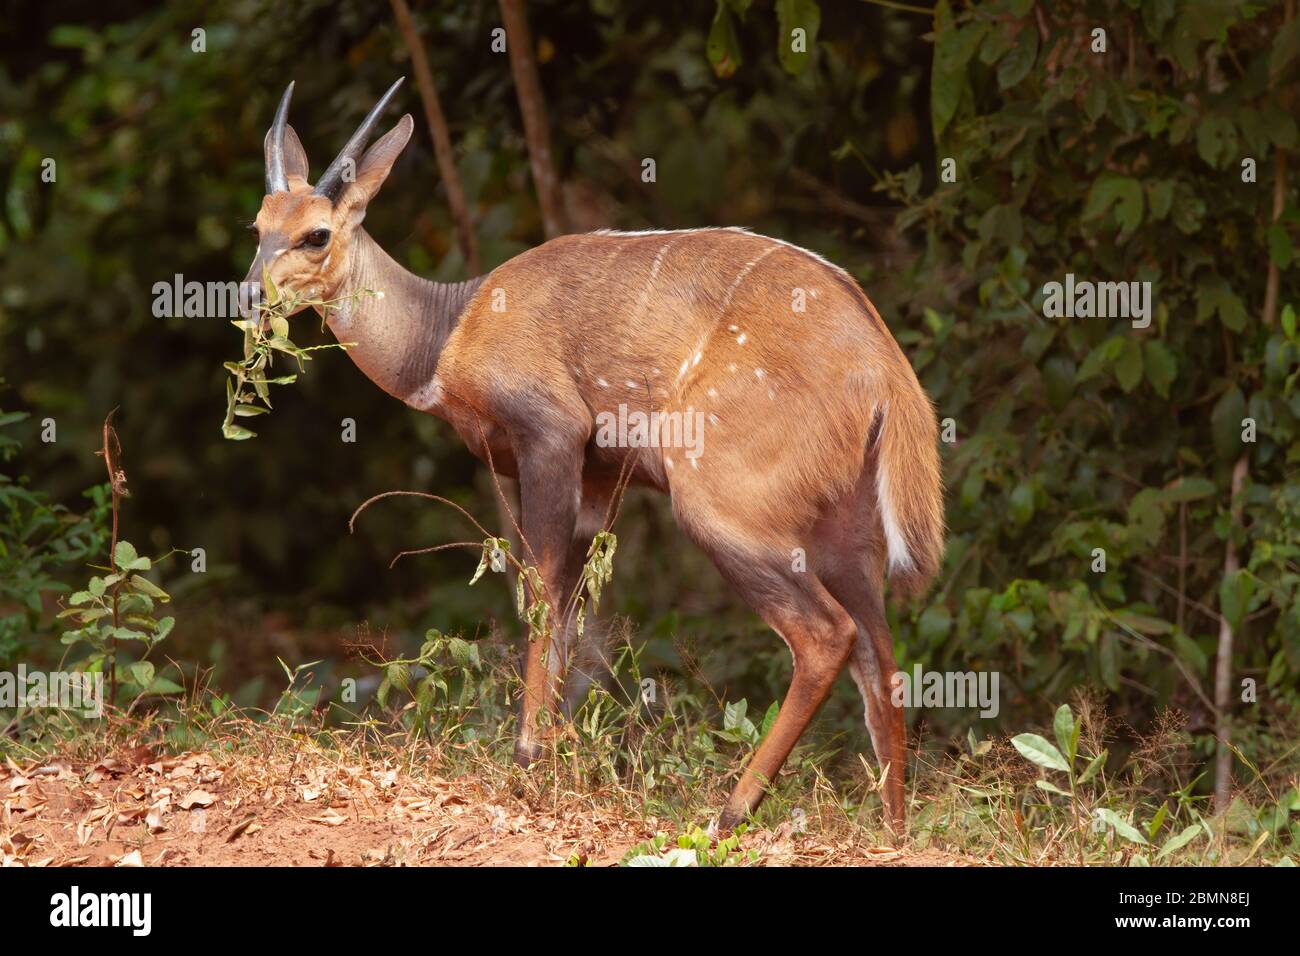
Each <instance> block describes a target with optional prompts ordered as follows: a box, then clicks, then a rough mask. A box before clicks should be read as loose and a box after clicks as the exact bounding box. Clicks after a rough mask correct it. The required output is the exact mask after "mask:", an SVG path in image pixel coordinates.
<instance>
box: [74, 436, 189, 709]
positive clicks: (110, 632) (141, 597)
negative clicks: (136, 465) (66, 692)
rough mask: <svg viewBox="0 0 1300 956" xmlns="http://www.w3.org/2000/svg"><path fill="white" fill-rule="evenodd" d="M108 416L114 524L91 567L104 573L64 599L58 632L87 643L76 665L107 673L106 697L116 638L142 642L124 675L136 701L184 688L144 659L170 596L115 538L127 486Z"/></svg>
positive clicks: (105, 451) (114, 678)
mask: <svg viewBox="0 0 1300 956" xmlns="http://www.w3.org/2000/svg"><path fill="white" fill-rule="evenodd" d="M112 420H113V412H109V414H108V417H107V418H105V419H104V430H103V445H102V447H101V448H100V451H99V454H100V455H101V456H103V458H104V468H105V469H106V470H107V472H108V481H109V488H110V490H111V492H112V500H111V504H110V509H111V512H112V519H113V524H112V538H111V542H110V546H109V563H108V566H107V567H98V566H96V569H97V570H100V571H106V572H108V573H107V574H104V575H98V574H97V575H94V576H92V577H91V579H90V581H89V582H88V583H87V585H86V588H85V590H82V591H76V592H74V593H73V594H72V596H71V597H69V598H68V604H69V605H70V606H69V607H67V608H65V609H64V610H63V611H61V612H59V617H60V618H61V619H64V620H67V621H68V622H69V623H71V624H72V625H75V626H74V627H71V628H69V629H68V630H65V631H64V632H63V636H62V642H63V643H64V644H65V645H69V646H71V645H75V644H79V643H85V644H87V645H89V647H90V654H89V656H88V657H87V658H86V659H85V660H84V661H82V662H81V665H80V666H81V667H82V668H83V669H84V670H86V671H89V672H91V673H96V672H102V673H107V675H108V686H109V700H110V701H116V700H117V687H118V668H117V663H118V660H117V659H118V650H119V644H120V642H121V641H131V642H139V643H140V644H141V645H142V650H141V653H140V657H139V659H138V660H136V661H134V662H133V663H132V664H131V665H130V667H129V668H128V669H127V676H126V678H125V682H126V683H127V684H128V685H130V686H133V687H134V688H135V691H136V693H135V695H134V698H135V700H139V699H140V698H141V697H143V696H145V695H146V694H174V693H179V692H180V691H181V690H182V689H183V688H181V687H180V686H179V685H177V684H175V683H173V682H172V681H169V680H167V679H166V678H163V677H160V676H158V674H157V673H156V670H155V667H154V664H153V662H152V661H149V660H147V659H146V658H147V657H148V655H149V652H150V651H152V650H153V649H154V647H156V646H157V645H158V644H159V643H160V642H161V641H162V640H163V639H164V638H166V637H167V635H168V634H170V633H171V631H172V627H173V626H174V625H175V623H176V619H175V618H173V617H170V616H168V617H162V618H159V617H156V616H155V613H156V607H157V605H158V604H166V603H168V602H169V601H171V596H170V595H168V593H167V592H166V591H164V590H163V589H162V588H161V587H159V586H158V585H156V584H154V583H153V582H152V581H150V580H149V579H148V578H146V577H145V576H144V573H145V572H147V571H149V570H151V569H152V568H153V565H154V562H153V560H152V559H150V558H147V557H144V556H143V555H141V554H139V553H138V552H137V551H136V549H135V546H134V545H133V544H131V542H130V541H124V540H121V539H119V538H118V534H117V529H118V519H119V505H120V502H121V499H122V498H125V497H129V496H130V492H129V491H128V490H127V487H126V472H125V471H124V470H123V468H122V466H121V463H120V461H119V459H120V458H121V455H122V446H121V443H120V442H119V441H118V437H117V431H116V429H114V428H113V424H112Z"/></svg>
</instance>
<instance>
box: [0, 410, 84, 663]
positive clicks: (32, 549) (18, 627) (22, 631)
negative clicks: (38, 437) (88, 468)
mask: <svg viewBox="0 0 1300 956" xmlns="http://www.w3.org/2000/svg"><path fill="white" fill-rule="evenodd" d="M27 417H28V416H27V414H26V413H25V412H4V411H0V462H5V463H8V462H10V461H12V460H13V459H14V458H15V457H16V456H17V454H18V451H19V448H20V447H21V443H20V442H19V441H18V440H17V439H16V438H14V437H12V435H11V434H10V431H11V430H12V428H13V426H15V425H17V424H18V423H20V422H22V421H23V420H25V419H26V418H27ZM85 497H87V498H88V499H90V502H91V506H90V509H89V510H88V511H87V512H85V513H83V514H75V513H73V512H71V511H69V510H68V509H67V508H65V507H63V506H62V505H58V504H54V503H52V502H51V501H50V500H49V496H48V495H46V494H44V493H42V492H39V491H34V490H32V489H31V487H30V480H29V479H28V478H27V477H25V476H23V477H19V478H17V479H14V478H11V477H10V476H9V475H6V474H0V665H5V664H8V663H10V662H12V661H13V660H15V659H16V658H17V657H18V656H19V654H20V651H21V652H22V656H23V657H30V656H31V652H32V651H34V650H35V647H36V644H37V642H38V641H39V640H40V639H41V638H42V637H43V636H44V635H45V634H46V632H48V631H49V630H50V629H51V625H50V624H49V623H48V622H47V619H46V616H45V615H44V613H43V604H42V595H47V594H49V595H53V594H58V593H61V592H66V591H68V590H70V588H69V587H68V585H67V584H65V583H64V582H63V580H62V575H61V574H60V572H61V571H63V570H65V569H66V568H68V567H70V566H73V565H77V564H80V563H82V562H84V561H86V560H87V559H88V558H89V557H90V556H91V555H93V554H96V553H98V552H99V551H101V550H102V549H103V547H104V544H105V542H106V541H107V539H108V534H107V531H106V530H105V525H104V519H105V517H106V515H107V513H108V509H109V502H108V488H107V486H106V485H105V486H99V487H96V488H92V489H90V490H89V491H87V492H86V493H85Z"/></svg>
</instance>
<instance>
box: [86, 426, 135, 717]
mask: <svg viewBox="0 0 1300 956" xmlns="http://www.w3.org/2000/svg"><path fill="white" fill-rule="evenodd" d="M116 414H117V409H116V408H114V409H113V410H112V411H111V412H109V413H108V415H107V416H106V417H105V418H104V438H103V445H102V446H101V447H100V450H99V451H97V452H95V454H97V455H101V456H103V458H104V468H105V470H106V471H107V472H108V484H109V487H110V488H111V489H112V492H113V534H112V538H111V540H110V541H109V545H108V567H109V573H110V574H120V573H121V570H120V569H119V568H118V566H117V516H118V507H119V503H120V502H121V499H123V498H129V497H130V496H131V492H129V491H128V490H127V488H126V472H125V471H123V470H122V466H121V465H120V463H119V459H120V458H121V457H122V444H121V442H119V441H118V439H117V429H115V428H114V427H113V416H114V415H116ZM121 587H122V582H121V581H120V580H119V581H118V582H117V583H115V584H114V585H113V628H114V630H116V628H117V627H118V625H120V624H121V620H120V615H119V613H118V592H119V591H120V590H121ZM116 699H117V638H116V637H114V638H113V655H112V658H111V659H110V660H109V662H108V700H109V703H110V704H111V703H112V702H113V701H114V700H116Z"/></svg>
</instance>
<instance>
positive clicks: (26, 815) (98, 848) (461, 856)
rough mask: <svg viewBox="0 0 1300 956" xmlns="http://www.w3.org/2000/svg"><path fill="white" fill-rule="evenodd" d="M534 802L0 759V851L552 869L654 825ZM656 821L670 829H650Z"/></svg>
mask: <svg viewBox="0 0 1300 956" xmlns="http://www.w3.org/2000/svg"><path fill="white" fill-rule="evenodd" d="M571 802H572V803H574V805H575V806H576V807H577V808H576V809H571V808H564V807H561V808H555V807H546V808H543V809H533V808H530V807H529V806H528V804H526V803H525V802H524V801H523V800H521V799H517V798H507V799H504V800H502V799H501V798H499V797H496V796H493V795H492V794H491V793H489V792H488V790H487V788H485V787H484V786H482V785H481V784H480V782H478V781H476V780H475V779H473V778H471V777H457V778H454V779H443V778H440V777H437V776H435V775H432V774H429V773H421V774H411V773H409V772H406V771H403V770H398V769H396V768H394V767H387V766H383V765H382V764H377V763H374V762H362V763H360V764H358V765H355V766H350V765H348V763H347V760H346V758H345V757H343V756H339V755H334V757H333V758H332V757H331V756H330V755H327V754H316V755H314V756H305V755H303V754H297V755H295V756H293V757H292V758H289V757H284V758H263V759H253V758H250V757H247V756H242V757H232V758H230V759H228V760H224V758H223V760H219V759H218V758H217V757H214V756H213V755H212V754H208V753H185V754H180V755H175V756H158V755H155V754H154V753H152V752H151V751H149V750H148V749H146V748H143V747H139V748H136V749H135V750H131V751H126V752H124V753H120V754H118V755H116V756H113V757H109V758H105V759H103V760H100V761H97V762H94V763H89V762H84V763H78V762H75V761H72V760H68V759H59V760H52V761H49V762H46V763H43V764H34V765H31V766H24V767H20V766H18V765H16V764H13V763H8V764H7V765H5V766H0V862H2V863H3V864H4V865H26V866H194V865H201V866H267V865H287V866H392V865H397V866H401V865H413V866H562V865H564V864H565V863H566V861H569V860H570V859H572V858H575V857H576V858H578V859H582V860H585V861H586V862H587V863H588V864H589V865H594V866H608V865H612V864H616V863H617V862H618V861H619V860H621V859H622V858H623V856H624V855H625V854H626V852H627V850H628V849H629V848H630V847H632V846H635V845H636V844H638V843H640V842H642V841H644V840H647V839H649V838H650V837H652V836H654V833H655V829H656V828H655V826H654V824H655V823H656V822H657V821H654V820H650V821H642V820H640V819H630V818H627V817H625V816H622V815H620V814H618V813H614V812H610V811H603V810H601V809H600V808H599V807H598V806H594V807H593V806H592V805H591V804H592V802H591V801H571ZM660 829H668V827H666V826H665V827H662V828H660ZM742 845H743V846H744V847H745V848H746V849H757V850H759V851H760V854H759V861H758V862H759V863H760V864H766V865H790V864H800V865H822V866H825V865H832V866H834V865H850V866H852V865H857V866H863V865H865V866H879V865H890V866H908V865H913V866H915V865H923V866H924V865H929V866H935V865H937V866H945V865H962V864H967V863H969V862H971V861H967V860H962V859H960V858H958V857H954V856H951V855H948V854H944V853H942V852H939V851H936V850H909V849H893V848H888V847H863V846H860V845H854V844H853V843H851V842H846V841H839V842H834V843H828V842H821V841H819V839H818V837H817V836H816V834H810V835H801V836H793V835H791V834H790V833H789V832H788V825H787V826H786V827H783V828H779V829H778V830H776V831H774V832H773V831H758V832H754V833H749V834H746V835H745V836H744V837H743V838H742Z"/></svg>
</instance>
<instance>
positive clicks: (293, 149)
mask: <svg viewBox="0 0 1300 956" xmlns="http://www.w3.org/2000/svg"><path fill="white" fill-rule="evenodd" d="M271 132H272V131H271V130H269V129H268V130H267V131H266V138H265V139H264V140H263V141H262V149H263V150H264V151H265V152H266V153H268V154H269V153H270V151H271ZM284 175H285V178H286V179H300V180H302V184H306V182H307V151H306V150H305V149H303V148H302V140H300V139H299V138H298V134H297V133H295V132H294V131H293V127H292V126H289V125H288V124H285V127H284ZM290 185H293V186H297V185H299V183H297V182H295V183H291V184H290Z"/></svg>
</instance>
